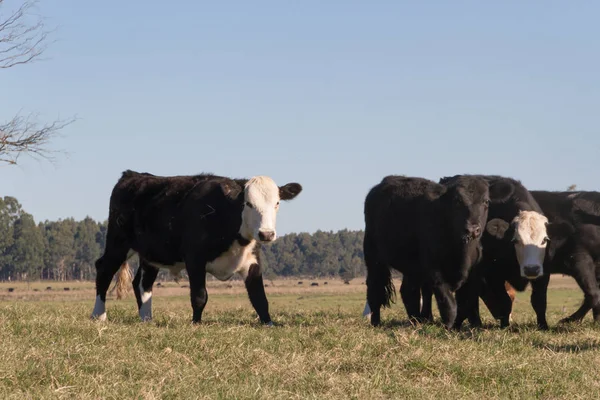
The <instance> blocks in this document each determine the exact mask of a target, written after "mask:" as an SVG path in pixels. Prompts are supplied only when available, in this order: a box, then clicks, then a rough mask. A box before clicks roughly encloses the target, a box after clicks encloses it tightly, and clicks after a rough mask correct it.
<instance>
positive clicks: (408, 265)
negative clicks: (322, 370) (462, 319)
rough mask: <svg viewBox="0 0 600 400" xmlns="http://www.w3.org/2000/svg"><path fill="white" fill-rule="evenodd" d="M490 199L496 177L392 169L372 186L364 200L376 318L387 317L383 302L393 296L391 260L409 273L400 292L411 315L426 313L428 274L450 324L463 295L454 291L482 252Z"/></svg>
mask: <svg viewBox="0 0 600 400" xmlns="http://www.w3.org/2000/svg"><path fill="white" fill-rule="evenodd" d="M488 206H489V189H488V183H487V182H486V181H485V180H484V179H481V178H478V177H462V178H458V179H456V180H455V181H453V182H451V183H449V184H448V185H442V184H438V183H435V182H433V181H430V180H427V179H424V178H417V177H404V176H398V175H390V176H386V177H384V178H383V179H382V180H381V182H380V183H379V184H377V185H375V186H374V187H373V188H371V190H370V191H369V192H368V194H367V196H366V199H365V204H364V218H365V236H364V242H363V250H364V257H365V264H366V267H367V302H366V304H365V310H364V312H363V314H364V315H369V314H370V319H371V325H373V326H378V325H379V324H380V319H381V317H380V308H381V307H382V306H383V307H389V305H390V301H393V296H394V295H395V288H394V284H393V282H392V278H391V271H390V268H394V269H396V270H398V271H399V272H401V273H402V275H403V277H402V286H401V287H400V294H401V297H402V301H403V303H404V306H405V309H406V312H407V314H408V317H409V320H411V321H415V320H419V318H420V310H419V307H420V301H419V297H420V296H419V295H418V293H419V288H420V284H421V282H423V281H427V282H429V283H430V284H431V287H432V290H433V293H434V294H435V297H436V300H437V303H438V307H439V309H440V314H441V316H442V322H443V324H444V325H445V326H446V327H447V328H449V327H451V326H452V325H453V323H454V319H455V317H456V301H455V299H454V297H453V295H452V291H455V290H456V289H458V288H459V287H460V286H461V285H462V284H463V282H464V281H465V280H466V279H467V276H468V274H469V270H470V268H471V266H472V265H473V264H475V263H476V262H477V261H478V259H479V257H480V255H481V249H480V247H481V246H480V238H481V234H482V232H483V228H484V227H485V221H486V220H487V215H488ZM415 290H416V293H417V296H416V297H415Z"/></svg>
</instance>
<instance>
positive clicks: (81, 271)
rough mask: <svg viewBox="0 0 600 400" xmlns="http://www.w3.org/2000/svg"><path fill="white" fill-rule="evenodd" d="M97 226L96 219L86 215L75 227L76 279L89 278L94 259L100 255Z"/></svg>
mask: <svg viewBox="0 0 600 400" xmlns="http://www.w3.org/2000/svg"><path fill="white" fill-rule="evenodd" d="M98 232H99V227H98V224H97V223H96V221H94V220H93V219H91V218H90V217H86V218H85V219H84V220H83V221H80V222H79V223H78V224H77V228H76V229H75V239H74V246H75V260H76V261H75V263H76V269H77V270H76V271H74V274H75V276H77V278H78V279H80V280H83V279H91V277H92V266H93V265H94V263H95V261H96V259H97V258H98V257H100V247H99V246H98V242H97V235H98Z"/></svg>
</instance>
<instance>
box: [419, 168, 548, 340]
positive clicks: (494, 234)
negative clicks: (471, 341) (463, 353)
mask: <svg viewBox="0 0 600 400" xmlns="http://www.w3.org/2000/svg"><path fill="white" fill-rule="evenodd" d="M462 176H465V175H455V176H451V177H444V178H441V179H440V180H439V183H441V184H447V183H449V182H452V181H453V180H455V179H457V178H459V177H462ZM467 176H473V175H467ZM475 176H477V177H480V178H482V179H485V180H486V182H488V184H489V187H490V208H489V213H488V221H487V223H486V229H485V232H484V234H483V237H482V239H481V243H482V248H483V256H482V258H481V261H480V262H479V263H478V264H477V265H476V266H475V267H474V268H473V269H472V272H471V275H470V276H469V279H468V280H467V282H466V283H465V284H464V285H463V286H462V287H461V288H460V289H459V290H458V291H457V292H456V300H457V305H458V312H457V318H456V321H455V324H454V328H455V329H457V330H458V329H460V328H461V326H462V323H463V322H464V320H465V319H467V318H468V320H469V323H470V325H471V326H472V327H480V326H481V325H482V323H481V318H480V315H479V297H480V296H484V294H482V293H481V291H482V287H483V286H482V280H484V279H486V277H487V278H489V277H490V273H492V274H493V273H497V274H501V275H502V274H504V273H505V271H504V270H503V269H502V268H503V266H504V265H506V264H512V265H515V267H514V268H512V269H511V272H512V273H513V274H515V275H517V277H524V278H527V279H536V278H538V277H540V276H541V275H542V274H543V263H544V257H545V248H546V246H547V243H548V231H547V230H548V219H547V218H546V217H545V216H544V214H543V212H542V209H541V208H540V206H539V204H537V202H536V201H535V199H534V198H533V196H532V195H531V193H530V192H529V191H528V190H527V189H526V188H525V187H524V186H523V184H522V183H521V182H520V181H518V180H515V179H513V178H509V177H503V176H499V175H475ZM497 266H498V267H497ZM490 271H491V272H490ZM492 280H493V279H492ZM494 281H495V283H496V285H497V288H496V289H497V290H505V293H506V290H508V288H507V287H505V286H504V285H505V281H502V280H501V279H496V280H494ZM500 288H502V289H500ZM513 291H514V289H511V293H512V292H513ZM421 293H422V296H423V303H422V304H423V306H422V309H421V315H422V319H423V320H424V321H430V320H432V319H433V316H432V310H431V296H432V294H431V288H430V287H428V285H427V284H424V285H423V286H422V287H421ZM513 299H514V294H513V296H512V297H503V298H502V301H505V302H508V303H507V304H505V306H506V305H508V306H509V307H510V306H511V305H512V301H513ZM495 317H496V318H497V319H499V320H500V325H501V327H506V326H508V324H509V321H510V317H511V314H510V312H509V313H507V314H502V315H501V314H497V315H495Z"/></svg>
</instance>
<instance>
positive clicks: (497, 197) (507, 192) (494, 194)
mask: <svg viewBox="0 0 600 400" xmlns="http://www.w3.org/2000/svg"><path fill="white" fill-rule="evenodd" d="M514 192H515V186H514V185H513V184H511V183H510V182H505V181H497V182H494V183H492V184H491V185H490V199H491V200H492V202H494V203H504V202H507V201H508V200H509V199H510V196H512V195H513V193H514Z"/></svg>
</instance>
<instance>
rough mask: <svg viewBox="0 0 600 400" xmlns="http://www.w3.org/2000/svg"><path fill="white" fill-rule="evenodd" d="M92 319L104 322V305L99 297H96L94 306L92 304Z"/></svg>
mask: <svg viewBox="0 0 600 400" xmlns="http://www.w3.org/2000/svg"><path fill="white" fill-rule="evenodd" d="M92 318H94V319H97V320H98V321H106V304H105V303H104V302H103V301H102V299H101V298H100V296H99V295H98V296H96V304H94V311H93V312H92Z"/></svg>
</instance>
